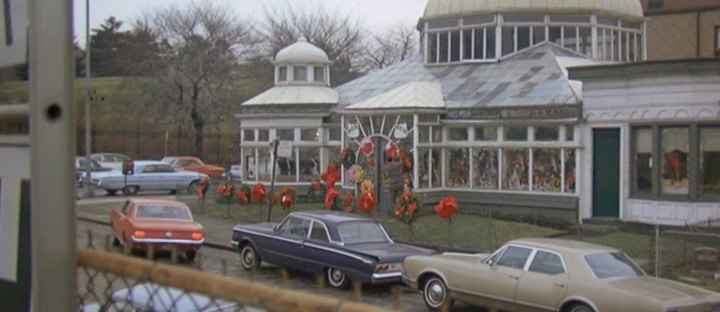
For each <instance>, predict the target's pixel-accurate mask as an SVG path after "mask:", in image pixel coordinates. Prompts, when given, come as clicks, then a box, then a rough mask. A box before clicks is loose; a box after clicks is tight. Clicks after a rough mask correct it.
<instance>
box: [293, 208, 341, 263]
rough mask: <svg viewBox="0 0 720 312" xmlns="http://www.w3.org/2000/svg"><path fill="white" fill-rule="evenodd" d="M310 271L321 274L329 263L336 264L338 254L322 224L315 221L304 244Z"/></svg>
mask: <svg viewBox="0 0 720 312" xmlns="http://www.w3.org/2000/svg"><path fill="white" fill-rule="evenodd" d="M302 248H303V253H304V255H305V260H306V265H307V267H308V270H309V271H314V272H321V271H322V270H323V269H324V268H325V267H327V266H328V264H329V263H333V262H335V261H334V260H335V259H334V258H337V253H335V252H333V248H332V247H330V234H329V233H328V229H327V227H326V226H325V224H323V223H322V222H320V221H318V220H313V221H312V224H311V226H310V234H309V235H308V239H307V240H306V241H305V242H304V243H303V244H302Z"/></svg>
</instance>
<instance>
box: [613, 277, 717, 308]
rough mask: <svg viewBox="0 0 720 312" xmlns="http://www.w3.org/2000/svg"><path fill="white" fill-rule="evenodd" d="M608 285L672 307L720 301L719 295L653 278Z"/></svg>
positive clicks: (618, 281)
mask: <svg viewBox="0 0 720 312" xmlns="http://www.w3.org/2000/svg"><path fill="white" fill-rule="evenodd" d="M608 284H609V285H610V286H613V287H615V288H617V289H619V290H621V291H623V292H626V293H633V294H636V295H639V296H642V297H644V298H648V299H654V300H657V301H660V302H665V303H668V304H672V305H683V303H685V302H687V303H690V301H693V302H697V300H701V301H703V300H714V301H720V294H719V293H716V292H713V291H710V290H706V289H704V288H701V287H697V286H692V285H688V284H683V283H680V282H676V281H672V280H668V279H663V278H657V277H653V276H639V277H631V278H625V279H619V280H615V281H611V282H609V283H608Z"/></svg>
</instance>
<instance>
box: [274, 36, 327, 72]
mask: <svg viewBox="0 0 720 312" xmlns="http://www.w3.org/2000/svg"><path fill="white" fill-rule="evenodd" d="M330 63H331V62H330V59H329V58H328V56H327V54H326V53H325V52H324V51H323V50H321V49H320V48H318V47H316V46H314V45H312V44H310V43H308V42H307V39H305V37H300V39H298V41H297V42H296V43H293V44H291V45H289V46H287V47H285V48H284V49H282V50H280V52H278V53H277V55H275V64H276V65H278V64H301V65H308V64H330Z"/></svg>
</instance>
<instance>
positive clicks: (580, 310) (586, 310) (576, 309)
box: [565, 303, 593, 312]
mask: <svg viewBox="0 0 720 312" xmlns="http://www.w3.org/2000/svg"><path fill="white" fill-rule="evenodd" d="M565 312H593V309H592V308H591V307H589V306H587V305H586V304H584V303H575V304H573V305H571V306H570V307H569V308H567V309H566V310H565Z"/></svg>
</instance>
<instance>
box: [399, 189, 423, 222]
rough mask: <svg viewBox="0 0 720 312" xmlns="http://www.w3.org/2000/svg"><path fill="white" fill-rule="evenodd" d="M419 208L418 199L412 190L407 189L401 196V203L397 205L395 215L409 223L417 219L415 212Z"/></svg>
mask: <svg viewBox="0 0 720 312" xmlns="http://www.w3.org/2000/svg"><path fill="white" fill-rule="evenodd" d="M417 208H418V199H417V198H416V197H415V196H413V193H412V192H410V191H405V192H403V193H402V195H401V196H400V203H399V205H398V206H397V207H395V217H396V218H398V219H399V220H400V221H402V222H403V223H406V224H409V223H411V222H413V221H415V212H416V211H417Z"/></svg>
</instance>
